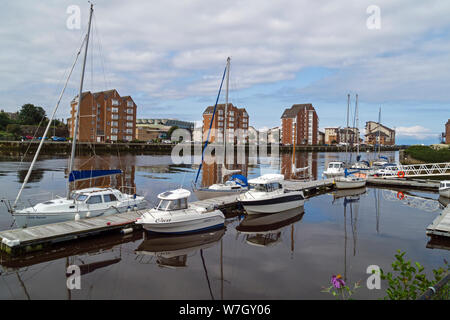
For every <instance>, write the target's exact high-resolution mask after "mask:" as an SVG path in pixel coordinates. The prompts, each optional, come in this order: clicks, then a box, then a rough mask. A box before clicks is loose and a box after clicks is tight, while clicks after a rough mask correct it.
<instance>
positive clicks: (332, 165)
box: [328, 163, 342, 169]
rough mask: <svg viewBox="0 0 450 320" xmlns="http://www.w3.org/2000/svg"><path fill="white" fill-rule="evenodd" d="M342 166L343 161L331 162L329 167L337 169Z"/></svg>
mask: <svg viewBox="0 0 450 320" xmlns="http://www.w3.org/2000/svg"><path fill="white" fill-rule="evenodd" d="M341 167H342V163H330V164H329V165H328V168H331V169H332V168H336V169H339V168H341Z"/></svg>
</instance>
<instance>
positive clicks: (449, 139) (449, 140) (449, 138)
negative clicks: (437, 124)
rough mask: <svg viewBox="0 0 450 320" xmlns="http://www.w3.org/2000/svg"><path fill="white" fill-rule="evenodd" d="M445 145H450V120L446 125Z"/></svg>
mask: <svg viewBox="0 0 450 320" xmlns="http://www.w3.org/2000/svg"><path fill="white" fill-rule="evenodd" d="M445 143H446V144H450V119H448V121H447V123H446V124H445Z"/></svg>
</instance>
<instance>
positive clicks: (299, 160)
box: [280, 152, 318, 180]
mask: <svg viewBox="0 0 450 320" xmlns="http://www.w3.org/2000/svg"><path fill="white" fill-rule="evenodd" d="M280 158H281V172H280V173H281V174H283V175H284V178H285V179H299V180H302V179H308V180H309V179H311V180H316V179H317V176H318V175H317V167H318V165H317V159H318V153H317V152H296V153H295V157H293V155H292V154H290V153H282V154H280ZM293 163H295V168H297V169H299V168H306V169H305V170H304V171H301V172H297V173H293Z"/></svg>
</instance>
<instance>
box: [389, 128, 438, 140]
mask: <svg viewBox="0 0 450 320" xmlns="http://www.w3.org/2000/svg"><path fill="white" fill-rule="evenodd" d="M396 135H397V137H403V138H415V139H418V140H425V139H429V138H435V137H437V136H438V133H436V132H432V131H431V130H430V129H428V128H424V127H422V126H412V127H398V128H396Z"/></svg>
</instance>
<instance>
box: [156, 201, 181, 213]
mask: <svg viewBox="0 0 450 320" xmlns="http://www.w3.org/2000/svg"><path fill="white" fill-rule="evenodd" d="M186 208H187V198H183V199H176V200H161V201H160V202H159V204H158V207H157V208H156V209H158V210H162V211H171V210H181V209H186Z"/></svg>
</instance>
